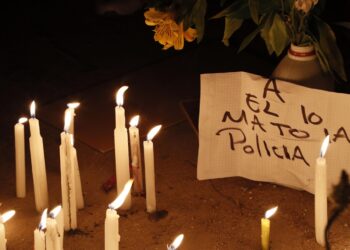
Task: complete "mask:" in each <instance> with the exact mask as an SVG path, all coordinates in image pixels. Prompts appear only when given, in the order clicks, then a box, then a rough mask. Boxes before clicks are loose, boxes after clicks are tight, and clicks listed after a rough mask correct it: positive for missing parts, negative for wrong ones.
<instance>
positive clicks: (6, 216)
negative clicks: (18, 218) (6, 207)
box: [1, 210, 16, 223]
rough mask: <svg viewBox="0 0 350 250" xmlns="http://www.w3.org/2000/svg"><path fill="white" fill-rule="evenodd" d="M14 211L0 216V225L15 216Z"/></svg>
mask: <svg viewBox="0 0 350 250" xmlns="http://www.w3.org/2000/svg"><path fill="white" fill-rule="evenodd" d="M15 213H16V211H15V210H10V211H7V212H6V213H4V214H2V215H1V223H5V222H6V221H8V220H9V219H11V218H12V217H13V216H14V215H15Z"/></svg>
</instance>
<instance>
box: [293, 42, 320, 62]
mask: <svg viewBox="0 0 350 250" xmlns="http://www.w3.org/2000/svg"><path fill="white" fill-rule="evenodd" d="M288 57H289V58H290V59H293V60H296V61H304V62H305V61H312V60H315V59H316V53H315V48H314V46H313V45H308V46H298V45H295V44H291V45H290V48H289V50H288Z"/></svg>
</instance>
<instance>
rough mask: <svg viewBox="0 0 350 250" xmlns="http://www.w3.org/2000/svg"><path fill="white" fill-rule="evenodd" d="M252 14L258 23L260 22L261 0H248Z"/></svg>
mask: <svg viewBox="0 0 350 250" xmlns="http://www.w3.org/2000/svg"><path fill="white" fill-rule="evenodd" d="M248 4H249V10H250V15H251V17H252V19H253V21H254V22H255V23H256V24H259V0H248Z"/></svg>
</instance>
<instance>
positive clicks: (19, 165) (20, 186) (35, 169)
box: [0, 86, 329, 250]
mask: <svg viewBox="0 0 350 250" xmlns="http://www.w3.org/2000/svg"><path fill="white" fill-rule="evenodd" d="M127 89H128V87H127V86H123V87H121V88H120V89H119V90H118V91H117V94H116V103H117V106H116V107H115V118H116V127H115V130H114V144H115V161H116V162H115V166H116V178H117V180H116V183H117V192H118V198H119V197H122V198H119V199H118V198H117V199H116V201H114V202H112V203H111V204H110V205H109V207H108V209H107V212H106V225H108V226H106V229H107V228H114V229H113V230H114V231H115V230H117V231H118V226H116V225H117V223H116V222H115V221H118V218H119V216H118V214H117V213H116V209H117V208H119V207H120V208H122V209H124V210H125V209H129V208H130V207H131V196H130V192H129V191H127V192H126V191H125V190H126V189H128V187H130V188H131V185H132V184H129V183H130V182H129V181H130V171H129V142H130V151H131V154H130V155H131V166H132V175H133V178H134V179H135V184H136V185H135V184H134V190H135V191H136V192H142V190H143V181H142V176H143V174H142V167H141V149H140V138H139V130H138V128H137V125H138V122H139V116H135V117H134V118H132V119H131V121H130V128H129V136H128V131H127V129H126V127H125V110H124V108H123V102H124V98H123V96H124V93H125V91H126V90H127ZM78 106H79V103H71V104H68V108H67V109H66V111H65V126H64V132H62V133H61V145H60V165H61V188H62V205H63V210H62V212H59V213H57V214H62V215H60V216H59V218H61V217H62V218H63V220H62V221H63V224H64V230H65V231H67V230H70V229H76V228H77V218H76V210H77V209H80V208H83V207H84V200H83V195H82V188H81V181H80V174H79V166H78V160H77V152H76V149H75V148H74V139H73V134H74V116H75V109H76V108H77V107H78ZM30 113H31V118H30V119H29V125H30V133H31V136H30V138H29V144H30V155H31V163H32V173H33V183H34V194H35V195H34V196H35V204H36V209H37V211H43V210H44V209H46V208H47V207H48V192H47V179H46V167H45V159H44V148H43V140H42V137H41V135H40V127H39V121H38V120H37V119H36V118H35V102H34V101H33V102H32V104H31V107H30ZM26 121H27V118H20V119H19V122H18V123H17V124H16V125H15V128H14V129H15V153H16V158H15V160H16V192H17V196H18V197H25V193H26V191H25V147H24V145H25V143H24V126H23V123H25V122H26ZM160 129H161V125H158V126H156V127H154V128H153V129H151V130H150V132H149V133H148V134H147V140H146V141H144V143H143V147H144V162H145V180H146V207H147V212H149V213H153V212H155V211H156V197H155V175H154V152H153V143H152V139H153V137H154V136H155V135H156V134H157V133H158V132H159V130H160ZM328 143H329V136H328V137H326V138H325V139H324V141H323V143H322V146H321V154H320V157H318V158H317V160H316V167H315V234H316V240H317V242H318V243H319V244H320V245H322V246H324V245H325V237H324V231H325V227H326V224H327V165H326V160H325V158H324V156H325V153H326V150H327V147H328ZM125 187H126V189H125ZM123 192H124V193H123ZM121 200H122V201H123V202H120V201H121ZM57 210H58V209H57ZM60 210H61V209H60ZM276 210H277V207H276V208H274V209H272V210H269V211H267V212H266V215H265V218H263V219H262V221H261V227H262V229H261V231H262V234H261V241H262V247H263V249H268V246H269V244H268V243H269V228H270V221H269V217H270V216H272V214H273V213H274V212H275V211H276ZM45 211H46V210H44V213H47V211H46V212H45ZM49 215H50V218H48V219H49V220H48V221H49V223H48V224H50V223H51V222H50V219H52V218H53V217H55V216H56V210H55V209H54V210H53V211H51V212H50V213H49ZM44 217H45V216H44ZM60 220H61V219H60ZM41 224H42V223H41ZM46 224H47V223H46ZM58 224H60V223H58ZM1 225H2V223H0V233H1V230H2V227H1ZM40 227H42V226H39V229H40ZM113 230H112V231H113ZM3 231H4V230H3ZM39 231H40V230H39ZM106 232H107V230H106ZM0 239H1V237H0ZM106 239H108V240H106V243H105V244H106V249H117V248H116V247H114V245H115V244H117V243H109V242H118V244H119V235H118V234H114V233H113V234H112V235H110V236H107V234H106ZM55 244H56V243H55ZM110 244H112V245H113V247H108V246H109V245H110ZM62 247H63V246H62ZM0 250H2V249H1V248H0Z"/></svg>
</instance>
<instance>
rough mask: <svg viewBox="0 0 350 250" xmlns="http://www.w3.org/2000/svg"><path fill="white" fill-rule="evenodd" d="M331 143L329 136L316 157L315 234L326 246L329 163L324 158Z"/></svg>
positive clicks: (320, 242)
mask: <svg viewBox="0 0 350 250" xmlns="http://www.w3.org/2000/svg"><path fill="white" fill-rule="evenodd" d="M328 144H329V136H327V137H326V138H325V139H324V140H323V143H322V146H321V154H320V157H318V158H317V159H316V167H315V234H316V241H317V243H318V244H320V245H321V246H325V243H326V242H325V234H324V233H325V229H326V226H327V220H328V216H327V163H326V159H325V158H324V156H325V154H326V151H327V148H328Z"/></svg>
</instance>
